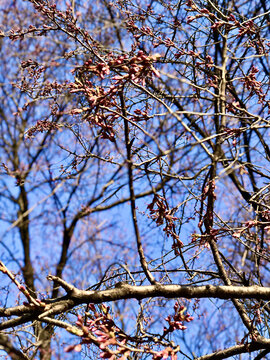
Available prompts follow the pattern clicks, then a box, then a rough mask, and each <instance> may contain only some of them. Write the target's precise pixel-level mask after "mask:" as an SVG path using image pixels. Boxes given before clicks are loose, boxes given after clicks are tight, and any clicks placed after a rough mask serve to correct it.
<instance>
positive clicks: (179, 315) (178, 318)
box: [163, 302, 193, 335]
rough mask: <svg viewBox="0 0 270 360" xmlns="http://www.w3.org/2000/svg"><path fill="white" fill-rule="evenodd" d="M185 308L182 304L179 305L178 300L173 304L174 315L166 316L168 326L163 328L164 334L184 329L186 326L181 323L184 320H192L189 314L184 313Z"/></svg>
mask: <svg viewBox="0 0 270 360" xmlns="http://www.w3.org/2000/svg"><path fill="white" fill-rule="evenodd" d="M185 310H186V308H185V307H184V306H183V305H179V304H178V302H176V303H175V304H174V316H173V317H172V316H170V315H169V316H168V317H167V318H166V319H165V320H166V321H167V322H168V324H169V327H168V328H166V327H165V328H164V330H163V331H164V335H167V334H168V333H171V332H173V331H175V330H186V328H187V327H186V326H184V325H183V323H184V322H187V323H188V322H190V321H192V320H193V317H192V316H191V315H190V314H189V313H186V314H185Z"/></svg>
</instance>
